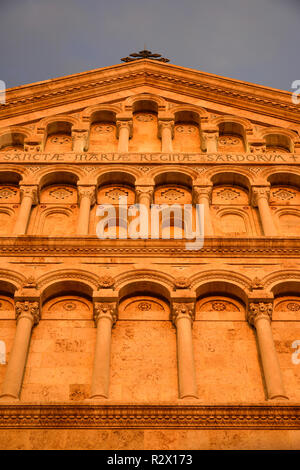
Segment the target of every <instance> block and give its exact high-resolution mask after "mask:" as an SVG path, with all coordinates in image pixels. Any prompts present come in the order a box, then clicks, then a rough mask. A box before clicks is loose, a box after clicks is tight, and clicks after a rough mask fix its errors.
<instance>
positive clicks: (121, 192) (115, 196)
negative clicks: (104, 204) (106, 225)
mask: <svg viewBox="0 0 300 470" xmlns="http://www.w3.org/2000/svg"><path fill="white" fill-rule="evenodd" d="M128 195H129V192H128V191H126V190H125V189H123V188H113V189H109V190H108V191H106V192H105V196H106V197H108V198H109V199H112V200H113V201H118V200H119V199H120V198H121V197H127V196H128Z"/></svg>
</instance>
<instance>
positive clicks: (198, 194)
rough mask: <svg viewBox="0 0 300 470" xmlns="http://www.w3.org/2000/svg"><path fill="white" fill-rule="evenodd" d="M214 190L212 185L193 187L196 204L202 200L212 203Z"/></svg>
mask: <svg viewBox="0 0 300 470" xmlns="http://www.w3.org/2000/svg"><path fill="white" fill-rule="evenodd" d="M212 188H213V187H212V185H201V186H198V185H197V186H193V196H194V199H195V203H198V201H199V199H200V198H206V199H208V201H209V202H211V195H212Z"/></svg>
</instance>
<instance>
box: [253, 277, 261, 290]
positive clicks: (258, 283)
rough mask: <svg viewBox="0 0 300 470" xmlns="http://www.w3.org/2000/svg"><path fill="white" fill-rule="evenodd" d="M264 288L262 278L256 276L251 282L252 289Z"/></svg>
mask: <svg viewBox="0 0 300 470" xmlns="http://www.w3.org/2000/svg"><path fill="white" fill-rule="evenodd" d="M263 288H264V286H263V284H262V282H261V280H260V279H259V278H258V277H255V278H254V279H253V280H252V281H251V284H250V290H251V291H253V290H256V289H263Z"/></svg>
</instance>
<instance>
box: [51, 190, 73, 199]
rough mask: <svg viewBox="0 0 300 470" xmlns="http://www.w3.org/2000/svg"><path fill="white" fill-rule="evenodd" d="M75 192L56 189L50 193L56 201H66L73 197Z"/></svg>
mask: <svg viewBox="0 0 300 470" xmlns="http://www.w3.org/2000/svg"><path fill="white" fill-rule="evenodd" d="M72 194H73V191H72V190H70V189H67V188H55V189H53V190H52V191H50V192H49V196H51V197H54V198H55V199H66V198H68V197H69V196H72Z"/></svg>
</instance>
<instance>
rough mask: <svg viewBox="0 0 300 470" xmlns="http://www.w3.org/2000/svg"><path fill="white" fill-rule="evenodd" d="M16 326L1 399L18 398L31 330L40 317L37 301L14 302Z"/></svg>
mask: <svg viewBox="0 0 300 470" xmlns="http://www.w3.org/2000/svg"><path fill="white" fill-rule="evenodd" d="M16 318H17V328H16V334H15V338H14V343H13V347H12V351H11V353H10V357H9V362H8V365H7V369H6V375H5V379H4V382H3V385H2V393H1V395H0V398H2V399H11V398H13V399H19V396H20V392H21V387H22V381H23V376H24V372H25V366H26V361H27V354H28V350H29V345H30V338H31V331H32V328H33V326H34V325H37V324H38V322H39V319H40V309H39V302H37V301H36V302H32V301H28V300H24V301H22V302H16Z"/></svg>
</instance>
